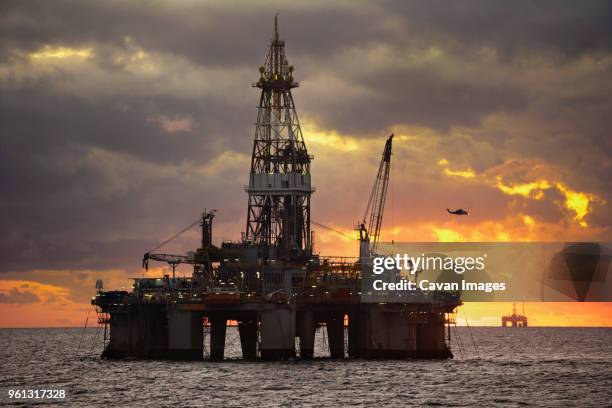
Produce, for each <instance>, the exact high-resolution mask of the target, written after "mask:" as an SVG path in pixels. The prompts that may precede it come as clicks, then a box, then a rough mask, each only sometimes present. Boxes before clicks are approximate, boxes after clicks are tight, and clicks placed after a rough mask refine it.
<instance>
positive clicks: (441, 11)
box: [0, 0, 612, 327]
mask: <svg viewBox="0 0 612 408" xmlns="http://www.w3.org/2000/svg"><path fill="white" fill-rule="evenodd" d="M276 13H280V16H279V32H280V35H281V37H282V38H283V39H284V40H285V42H286V55H287V58H288V59H289V62H290V63H291V64H292V65H294V66H295V72H294V77H295V78H296V80H297V81H299V83H300V86H299V88H297V89H295V90H294V92H293V96H294V99H295V103H296V107H297V110H298V114H299V117H300V123H301V125H302V131H303V134H304V138H305V142H306V144H307V147H308V149H309V152H310V153H311V154H313V155H314V157H315V158H314V161H313V164H312V175H313V183H314V185H315V186H316V192H315V193H314V194H313V200H312V216H313V219H315V220H316V221H318V222H321V223H323V224H325V225H328V226H330V227H333V228H334V229H337V230H340V231H344V232H346V234H349V235H350V234H354V232H353V228H354V226H355V225H356V223H357V222H358V220H359V219H360V218H361V217H362V216H363V212H364V210H365V205H366V201H367V197H368V194H369V191H370V189H371V185H372V183H373V180H374V176H375V172H376V167H377V165H378V161H379V160H380V153H381V152H382V148H383V146H384V141H385V138H386V137H387V136H388V134H389V133H391V132H393V133H395V136H396V137H395V138H394V154H393V159H392V160H393V162H392V163H393V164H392V175H391V183H390V184H391V185H390V191H389V196H388V200H387V206H386V212H385V219H384V225H383V231H382V237H381V238H382V239H383V240H395V241H602V242H610V241H611V238H612V231H611V223H612V211H610V200H611V199H612V197H610V195H611V192H612V188H611V187H612V177H611V175H612V174H611V173H612V167H611V165H612V154H611V153H612V137H610V133H611V132H610V131H611V125H610V123H611V122H610V119H609V114H610V112H611V111H612V97H611V95H612V89H611V88H612V81H610V73H611V72H612V70H611V68H612V18H611V17H612V11H611V6H610V2H608V1H589V2H575V1H540V2H531V1H515V2H512V3H511V4H509V3H507V2H502V1H497V0H495V1H485V0H482V1H462V2H447V1H436V0H434V1H380V2H358V1H357V2H355V1H335V2H323V1H307V2H306V1H303V2H291V3H289V2H275V1H261V2H249V3H247V2H235V1H210V2H208V1H207V2H200V1H198V2H194V1H178V2H161V1H145V2H135V1H92V2H77V1H55V2H46V1H29V2H21V1H10V0H9V1H3V2H2V3H0V132H1V133H0V137H1V141H2V143H1V144H0V197H2V199H1V200H0V210H1V211H0V228H1V231H2V234H0V327H16V326H20V327H21V326H79V325H82V324H83V322H84V320H85V316H86V315H87V313H88V311H89V310H90V309H91V306H90V305H89V303H88V302H89V300H90V298H91V296H92V295H93V294H94V291H95V290H94V284H95V281H96V279H102V280H104V284H105V287H106V288H123V287H125V288H129V287H130V281H129V279H128V278H130V277H140V276H143V273H144V272H143V271H142V269H141V268H140V262H141V258H142V254H143V253H145V252H146V251H148V250H149V249H151V248H153V247H155V246H156V245H157V244H158V243H159V242H160V241H162V240H163V239H165V238H167V237H168V236H171V235H173V234H174V233H175V232H177V231H179V230H181V229H182V228H183V227H184V226H186V225H189V224H191V223H192V222H193V221H194V220H195V219H197V217H198V215H199V213H200V212H201V211H202V209H203V208H209V209H211V208H214V209H217V210H218V213H217V216H216V218H215V224H214V234H215V242H216V243H219V242H221V240H239V239H240V236H241V232H242V231H244V229H245V224H246V219H245V218H246V205H247V195H246V193H245V192H244V185H245V184H247V176H248V171H249V165H250V153H251V149H252V140H253V136H254V122H255V120H256V113H257V111H256V105H257V101H258V97H259V95H258V89H257V88H253V87H252V86H251V84H252V83H253V82H255V81H256V80H257V78H258V71H257V70H258V67H259V66H260V65H262V64H263V62H264V60H265V57H266V54H267V46H268V44H269V41H270V39H271V37H272V25H273V17H274V15H275V14H276ZM459 207H463V208H467V209H469V211H470V216H468V217H452V216H449V215H448V214H447V213H446V210H445V209H446V208H459ZM315 234H316V235H315V249H316V251H317V252H320V253H321V254H323V255H355V254H356V252H357V243H356V241H355V239H354V238H350V237H345V236H341V235H338V234H334V233H332V232H329V231H326V230H316V232H315ZM197 244H198V233H197V231H191V232H189V233H187V234H185V235H184V236H183V237H181V239H179V240H177V241H176V242H174V243H173V244H172V245H170V246H169V247H168V248H165V249H166V250H167V251H168V252H171V251H175V252H177V253H182V252H185V251H187V250H191V249H193V248H195V247H196V246H197ZM162 273H167V268H165V267H164V266H163V265H156V267H155V268H153V269H151V270H149V271H148V272H147V276H154V275H160V274H162ZM180 273H184V274H188V273H189V270H187V269H184V270H181V272H180ZM509 307H510V306H508V305H506V304H499V305H491V304H470V305H466V306H464V309H463V310H464V312H465V313H467V314H469V315H468V318H469V319H470V324H473V323H472V321H476V322H480V323H481V324H497V323H493V322H494V321H495V322H498V320H499V316H500V313H506V311H505V310H507V309H509ZM572 308H574V309H572ZM502 309H503V310H502ZM530 309H531V312H532V313H533V318H534V319H535V322H536V323H538V322H539V324H541V325H589V326H590V325H605V326H612V321H611V316H612V306H611V304H587V305H584V304H583V305H577V304H575V305H571V304H564V305H563V306H562V307H561V306H559V305H545V304H541V305H534V306H533V308H530ZM469 316H472V317H471V318H470V317H469ZM493 319H494V320H493ZM538 319H539V320H538Z"/></svg>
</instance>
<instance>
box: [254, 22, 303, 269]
mask: <svg viewBox="0 0 612 408" xmlns="http://www.w3.org/2000/svg"><path fill="white" fill-rule="evenodd" d="M259 73H260V78H259V81H257V83H255V84H253V86H254V87H257V88H259V89H261V96H260V99H259V106H258V114H257V123H256V126H255V140H254V143H253V156H252V159H251V172H250V177H249V185H248V187H247V192H248V194H249V205H248V212H247V226H246V236H245V239H246V241H247V242H248V243H252V244H256V245H260V246H261V247H262V248H263V249H264V254H265V255H266V256H267V257H269V258H272V259H274V258H297V257H307V256H309V255H310V253H311V250H312V243H311V234H310V196H311V194H312V192H313V189H312V188H311V184H310V161H311V159H312V157H311V156H309V155H308V151H307V150H306V145H305V144H304V139H303V137H302V131H301V129H300V124H299V121H298V116H297V113H296V111H295V105H294V103H293V96H292V95H291V89H293V88H296V87H297V86H298V83H297V82H295V81H294V80H293V67H292V66H291V65H289V63H288V62H287V58H286V57H285V42H284V41H281V40H279V37H278V20H277V17H275V18H274V36H273V38H272V42H271V43H270V50H269V52H268V57H267V58H266V62H265V64H264V65H263V66H262V67H260V68H259Z"/></svg>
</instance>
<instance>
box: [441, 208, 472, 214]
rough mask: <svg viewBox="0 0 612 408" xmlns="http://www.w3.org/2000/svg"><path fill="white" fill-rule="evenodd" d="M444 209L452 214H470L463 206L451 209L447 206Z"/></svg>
mask: <svg viewBox="0 0 612 408" xmlns="http://www.w3.org/2000/svg"><path fill="white" fill-rule="evenodd" d="M446 211H448V213H449V214H453V215H470V213H469V212H468V211H467V210H464V209H463V208H459V209H457V210H453V211H451V210H449V209H448V208H447V209H446Z"/></svg>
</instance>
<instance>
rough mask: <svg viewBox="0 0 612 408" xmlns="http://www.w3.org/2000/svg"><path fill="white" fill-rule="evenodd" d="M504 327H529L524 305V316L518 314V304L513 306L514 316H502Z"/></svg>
mask: <svg viewBox="0 0 612 408" xmlns="http://www.w3.org/2000/svg"><path fill="white" fill-rule="evenodd" d="M501 323H502V327H508V324H510V326H512V327H527V316H525V306H524V305H523V314H521V315H518V314H516V303H513V304H512V314H511V315H507V316H502V318H501Z"/></svg>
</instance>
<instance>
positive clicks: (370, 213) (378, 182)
mask: <svg viewBox="0 0 612 408" xmlns="http://www.w3.org/2000/svg"><path fill="white" fill-rule="evenodd" d="M392 146H393V133H392V134H391V136H389V138H388V139H387V141H386V143H385V149H384V150H383V154H382V158H381V160H380V165H379V166H378V173H377V174H376V179H375V180H374V186H373V187H372V192H371V193H370V198H369V200H368V205H367V206H366V210H365V214H364V215H363V220H362V221H361V223H360V224H359V226H358V227H357V228H358V230H359V258H360V259H363V258H368V257H369V256H370V254H371V253H376V249H377V246H378V239H379V237H380V228H381V226H382V220H383V213H384V210H385V200H386V198H387V187H388V185H389V173H390V171H391V149H392ZM366 221H367V222H368V223H367V226H366Z"/></svg>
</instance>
